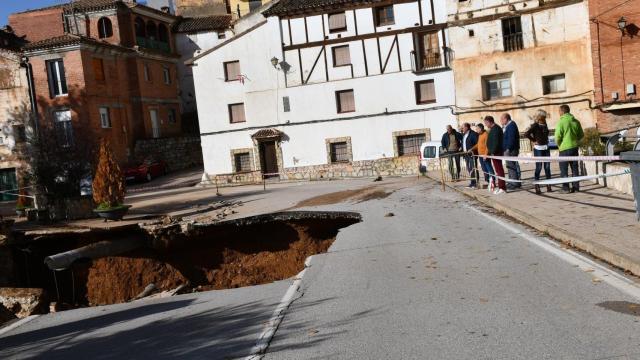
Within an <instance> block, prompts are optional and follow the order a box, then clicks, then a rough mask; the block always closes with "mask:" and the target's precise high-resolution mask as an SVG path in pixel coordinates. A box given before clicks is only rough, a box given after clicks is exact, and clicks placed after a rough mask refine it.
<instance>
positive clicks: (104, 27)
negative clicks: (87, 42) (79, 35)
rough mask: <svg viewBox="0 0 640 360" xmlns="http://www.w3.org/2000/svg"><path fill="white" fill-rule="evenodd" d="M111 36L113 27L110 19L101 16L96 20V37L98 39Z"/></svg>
mask: <svg viewBox="0 0 640 360" xmlns="http://www.w3.org/2000/svg"><path fill="white" fill-rule="evenodd" d="M112 36H113V27H112V25H111V20H109V18H106V17H102V18H100V19H99V20H98V37H99V38H100V39H105V38H110V37H112Z"/></svg>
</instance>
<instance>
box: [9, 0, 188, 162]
mask: <svg viewBox="0 0 640 360" xmlns="http://www.w3.org/2000/svg"><path fill="white" fill-rule="evenodd" d="M176 19H177V18H176V17H175V16H173V15H170V14H167V13H165V12H162V11H159V10H156V9H152V8H150V7H147V6H143V5H140V4H137V3H135V2H133V1H119V0H78V1H75V2H73V3H71V4H64V5H60V6H57V7H49V8H45V9H40V10H33V11H27V12H23V13H18V14H13V15H11V16H10V18H9V21H10V24H11V26H12V27H13V28H14V29H15V31H16V33H17V34H18V35H24V36H25V37H26V39H27V40H29V41H30V43H28V44H27V45H25V46H24V47H23V53H24V55H25V56H26V57H27V58H28V59H29V62H30V63H31V66H32V68H33V80H34V91H35V97H36V100H37V106H38V115H39V123H40V125H41V126H40V128H41V131H42V130H44V129H47V128H50V129H53V130H54V131H55V135H56V139H57V142H58V143H59V144H60V145H62V146H68V145H70V144H72V143H74V142H75V141H77V139H79V138H83V139H87V138H89V139H91V140H93V139H95V140H96V142H97V141H99V139H101V138H107V139H109V140H110V142H111V145H112V147H113V150H114V153H115V155H116V156H117V158H118V159H119V160H120V161H121V162H126V161H128V160H131V158H132V157H133V150H134V148H135V142H136V141H137V140H140V139H149V138H160V137H172V136H177V135H180V134H181V120H180V99H179V95H178V93H179V86H178V81H177V78H176V74H177V71H176V66H177V63H178V61H179V58H180V57H179V55H178V54H177V53H176V51H175V43H174V40H173V35H172V33H171V30H170V29H171V27H172V25H173V23H174V22H175V21H176ZM43 28H44V29H47V32H46V33H45V32H43V31H41V29H43ZM47 33H48V34H49V36H47Z"/></svg>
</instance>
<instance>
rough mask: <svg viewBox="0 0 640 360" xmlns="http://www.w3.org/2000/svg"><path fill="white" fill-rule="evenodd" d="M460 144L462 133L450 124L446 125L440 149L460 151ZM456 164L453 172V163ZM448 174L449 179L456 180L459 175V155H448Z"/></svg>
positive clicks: (451, 151) (449, 151) (452, 151)
mask: <svg viewBox="0 0 640 360" xmlns="http://www.w3.org/2000/svg"><path fill="white" fill-rule="evenodd" d="M461 144H462V135H460V133H459V132H457V131H456V130H455V129H454V128H453V127H452V126H451V125H447V132H445V133H444V134H443V135H442V150H443V151H444V152H448V153H457V152H459V151H460V148H461V147H462V146H461ZM454 162H455V164H456V169H455V172H454V169H453V163H454ZM449 174H451V179H452V180H456V179H458V178H459V177H460V155H451V156H449Z"/></svg>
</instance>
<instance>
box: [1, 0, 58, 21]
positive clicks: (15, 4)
mask: <svg viewBox="0 0 640 360" xmlns="http://www.w3.org/2000/svg"><path fill="white" fill-rule="evenodd" d="M64 2H66V0H0V27H2V26H4V25H7V24H8V23H9V14H12V13H15V12H20V11H25V10H29V9H37V8H40V7H45V6H51V5H56V4H62V3H64Z"/></svg>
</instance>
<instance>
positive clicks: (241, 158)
mask: <svg viewBox="0 0 640 360" xmlns="http://www.w3.org/2000/svg"><path fill="white" fill-rule="evenodd" d="M233 161H234V163H235V168H236V172H243V171H251V154H250V153H248V152H246V153H239V154H234V155H233Z"/></svg>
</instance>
